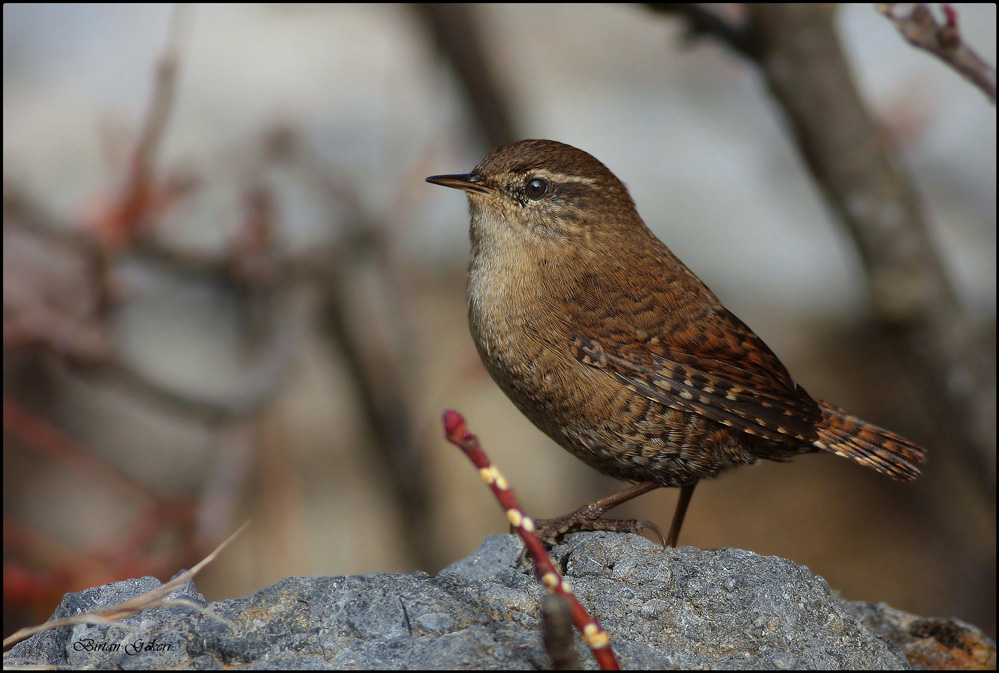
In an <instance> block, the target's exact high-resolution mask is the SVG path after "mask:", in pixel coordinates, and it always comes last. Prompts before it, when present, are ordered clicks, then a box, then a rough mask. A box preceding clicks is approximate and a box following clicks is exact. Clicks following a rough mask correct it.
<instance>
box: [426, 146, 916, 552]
mask: <svg viewBox="0 0 999 673" xmlns="http://www.w3.org/2000/svg"><path fill="white" fill-rule="evenodd" d="M428 180H429V181H430V182H434V183H436V184H440V185H444V186H448V187H455V188H458V189H462V190H464V191H465V192H467V194H468V199H469V203H470V209H471V215H472V222H471V239H472V263H471V266H470V267H469V274H468V309H469V324H470V326H471V330H472V336H473V338H474V340H475V344H476V347H477V348H478V351H479V355H480V356H481V357H482V361H483V363H485V366H486V369H487V370H488V371H489V373H490V375H491V376H492V378H493V379H494V380H495V381H496V383H497V384H499V386H500V388H502V389H503V391H504V392H505V393H506V394H507V395H508V396H509V397H510V399H511V400H512V401H513V402H514V404H516V405H517V407H518V408H519V409H520V410H521V411H522V412H523V413H524V415H526V416H527V417H528V418H529V419H530V420H531V421H532V422H534V424H535V425H537V426H538V427H539V428H540V429H541V430H543V431H544V432H545V433H547V434H548V435H549V436H550V437H551V438H552V439H554V440H555V441H556V442H558V443H559V444H560V445H561V446H563V447H564V448H565V449H567V450H568V451H570V452H571V453H573V454H574V455H576V456H577V457H579V458H580V459H582V460H583V461H585V462H586V463H588V464H589V465H591V466H593V467H595V468H596V469H598V470H600V471H601V472H604V473H606V474H609V475H611V476H614V477H618V478H620V479H625V480H628V481H632V482H636V483H639V482H654V483H655V484H657V485H660V486H680V487H684V488H686V489H687V491H686V498H687V499H689V495H690V492H691V491H692V489H693V485H694V484H696V483H697V481H698V480H700V479H704V478H708V477H714V476H716V475H717V474H719V473H720V472H722V471H724V470H726V469H729V468H731V467H735V466H737V465H744V464H749V463H752V462H754V461H755V460H756V459H759V458H765V459H768V460H778V461H780V460H787V459H790V458H791V457H793V456H795V455H797V454H801V453H812V452H816V451H826V452H831V453H835V454H837V455H841V456H844V457H847V458H850V459H852V460H854V461H856V462H858V463H861V464H863V465H867V466H868V467H872V468H874V469H876V470H878V471H879V472H882V473H884V474H887V475H889V476H890V477H892V478H894V479H899V480H902V481H909V480H911V479H914V478H915V477H916V476H917V475H918V474H919V471H918V469H917V468H916V464H917V463H920V462H922V461H923V459H924V451H923V450H922V449H921V448H920V447H918V446H916V445H914V444H912V443H911V442H909V441H908V440H905V439H903V438H902V437H899V436H898V435H895V434H892V433H890V432H888V431H886V430H882V429H881V428H878V427H875V426H873V425H870V424H868V423H865V422H864V421H861V420H859V419H857V418H854V417H852V416H849V415H848V414H846V413H845V412H843V411H841V410H840V409H837V408H836V407H833V406H832V405H829V404H827V403H825V402H822V401H819V400H815V399H813V398H812V397H811V396H810V395H809V394H808V393H807V392H805V390H804V389H803V388H801V387H800V386H798V385H797V384H796V383H794V381H793V380H792V379H791V377H790V375H789V374H788V372H787V370H786V369H785V368H784V365H782V364H781V362H780V361H779V360H778V359H777V357H776V356H775V355H774V354H773V352H771V350H770V349H769V348H768V347H767V346H766V344H764V343H763V342H762V341H761V340H760V338H759V337H757V336H756V335H755V334H754V333H753V332H752V330H750V329H749V328H748V327H747V326H746V325H745V324H744V323H743V322H742V321H741V320H739V319H738V318H736V317H735V316H734V315H732V314H731V313H730V312H729V311H728V310H727V309H725V307H724V306H722V305H721V303H720V302H719V301H718V299H717V298H716V297H715V295H714V294H713V293H712V292H711V291H710V290H709V289H708V288H707V286H705V285H704V283H702V282H701V280H700V279H699V278H697V276H695V275H694V274H693V273H692V272H691V271H690V270H689V269H688V268H687V267H686V266H684V265H683V263H682V262H680V260H679V259H677V258H676V256H674V255H673V253H672V252H671V251H670V250H669V248H667V247H666V246H665V245H664V244H663V243H662V242H661V241H659V240H658V239H657V238H656V237H655V236H654V235H653V234H652V232H651V231H649V229H648V228H647V227H646V226H645V223H644V222H643V221H642V219H641V218H640V217H639V215H638V212H637V211H636V209H635V205H634V202H633V201H632V200H631V197H630V195H629V194H628V191H627V189H626V188H625V187H624V185H623V184H622V183H621V182H620V181H619V180H618V179H617V178H616V177H615V176H614V174H613V173H611V172H610V171H609V170H608V169H607V168H606V167H605V166H604V165H603V164H602V163H600V162H599V161H597V160H596V159H595V158H593V157H592V156H590V155H589V154H587V153H586V152H583V151H581V150H578V149H576V148H574V147H570V146H569V145H564V144H562V143H557V142H553V141H548V140H526V141H522V142H518V143H514V144H512V145H507V146H505V147H502V148H500V149H498V150H496V151H494V152H493V153H492V154H490V155H489V156H488V157H486V159H485V160H483V161H482V163H480V164H479V165H478V166H477V167H476V168H475V169H474V170H473V172H472V173H470V174H467V175H449V176H436V177H432V178H428ZM615 504H618V503H615ZM678 517H679V519H680V521H679V522H677V521H675V522H674V528H675V530H674V531H671V541H673V542H675V538H676V535H678V533H679V524H680V523H681V522H682V512H680V514H679V515H678Z"/></svg>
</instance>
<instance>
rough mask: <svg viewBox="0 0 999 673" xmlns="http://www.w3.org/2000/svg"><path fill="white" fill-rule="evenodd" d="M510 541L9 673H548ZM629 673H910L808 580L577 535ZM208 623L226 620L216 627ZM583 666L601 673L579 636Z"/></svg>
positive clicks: (94, 634)
mask: <svg viewBox="0 0 999 673" xmlns="http://www.w3.org/2000/svg"><path fill="white" fill-rule="evenodd" d="M520 551H521V546H520V542H519V540H518V539H517V538H515V537H513V536H494V537H490V538H487V539H486V541H485V542H484V543H483V544H482V546H481V547H480V548H479V549H478V550H476V551H475V553H473V554H472V555H471V556H470V557H468V558H466V559H464V560H462V561H459V562H457V563H455V564H454V565H452V566H450V567H448V568H446V569H444V570H443V571H441V572H440V573H439V574H438V575H437V576H431V575H428V574H426V573H422V572H414V573H409V574H405V575H389V574H385V573H377V574H372V575H361V576H350V577H289V578H287V579H285V580H283V581H281V582H279V583H278V584H275V585H274V586H271V587H267V588H265V589H262V590H260V591H258V592H257V593H255V594H254V595H252V596H249V597H247V598H239V599H233V600H224V601H219V602H217V603H212V604H207V603H206V602H205V600H204V598H203V597H202V596H201V595H200V594H199V593H198V592H197V591H196V590H195V588H194V585H193V583H190V582H189V583H188V584H187V585H186V586H185V587H183V588H181V589H180V590H179V591H177V592H175V593H174V594H171V596H170V598H172V599H174V598H184V599H186V600H188V601H190V602H192V603H195V604H197V605H199V606H202V607H203V608H205V611H202V612H199V611H196V610H193V609H191V608H190V607H184V606H176V607H157V608H151V609H148V610H146V611H144V612H141V613H139V614H137V615H135V616H133V617H129V618H127V619H124V620H122V621H121V622H120V623H116V624H110V625H108V624H91V625H76V626H72V627H62V628H59V629H56V630H52V631H48V632H44V633H40V634H37V635H35V636H33V637H32V638H30V639H28V640H26V641H24V642H22V643H19V644H17V645H15V646H14V648H13V649H12V650H11V651H10V652H8V653H6V654H5V655H4V665H5V666H11V665H18V664H44V665H55V666H72V667H87V668H126V669H140V668H180V667H190V668H197V669H219V668H223V667H230V666H246V665H249V666H248V668H251V669H253V668H290V669H303V670H304V669H322V668H521V669H522V668H547V667H548V666H549V659H548V655H547V654H546V652H545V650H544V647H543V646H542V641H541V634H540V633H539V631H538V615H539V603H540V600H541V598H542V597H543V595H544V590H543V589H542V588H541V586H540V585H539V584H538V582H537V581H536V580H535V579H534V577H533V575H532V573H531V571H530V569H529V568H526V567H518V557H519V555H520ZM552 557H553V559H554V560H555V562H556V563H557V564H558V565H560V566H561V568H563V569H564V571H565V575H566V578H567V579H568V580H569V581H570V582H571V584H572V586H573V587H574V590H575V592H576V594H577V596H579V598H580V600H581V602H582V603H583V604H584V605H585V606H586V607H587V609H588V610H589V611H590V613H591V614H592V615H594V616H595V617H597V619H599V620H600V622H601V624H602V625H603V626H604V628H605V629H607V631H608V632H609V633H610V634H611V639H612V640H611V642H612V645H613V647H614V650H615V652H616V654H617V656H618V660H619V661H620V663H621V665H622V667H624V668H667V667H669V668H673V667H682V668H702V667H710V668H756V669H790V668H795V669H797V668H865V669H895V668H907V667H908V662H907V661H906V658H905V655H904V654H903V652H902V650H901V649H899V647H897V646H896V645H895V644H893V643H892V642H891V641H890V639H887V638H883V637H880V636H878V635H876V634H875V632H873V631H872V630H869V629H868V628H867V627H865V626H864V625H862V624H861V622H860V621H859V617H861V616H862V615H860V614H859V613H858V615H857V616H854V615H853V614H851V612H850V608H849V605H847V604H843V603H841V602H840V601H839V599H838V598H837V597H836V596H835V594H833V592H832V591H831V590H830V589H829V587H828V585H827V584H826V582H825V580H823V579H822V578H821V577H817V576H815V575H813V574H812V573H811V572H810V571H809V570H808V569H807V568H804V567H802V566H799V565H796V564H794V563H792V562H791V561H787V560H785V559H781V558H776V557H764V556H758V555H756V554H753V553H751V552H747V551H741V550H738V549H722V550H718V551H700V550H697V549H694V548H691V547H686V548H682V549H666V550H663V549H662V548H660V547H658V546H657V545H655V544H653V543H651V542H649V541H648V540H646V539H645V538H642V537H639V536H632V535H616V534H609V533H583V534H578V535H571V536H569V537H568V539H567V540H566V542H565V543H564V544H561V545H558V546H556V547H555V548H554V549H553V550H552ZM158 585H159V582H158V581H157V580H155V579H154V578H151V577H146V578H143V579H138V580H128V581H125V582H118V583H115V584H109V585H106V586H103V587H95V588H93V589H88V590H86V591H83V592H80V593H76V594H67V595H66V597H65V598H64V599H63V602H62V604H61V605H60V606H59V608H58V609H57V610H56V612H55V614H53V618H56V617H66V616H70V615H76V614H79V613H81V612H84V611H86V610H90V609H93V608H95V607H98V606H102V605H110V604H114V603H118V602H121V601H123V600H126V599H128V598H131V597H133V596H136V595H139V594H141V593H143V592H145V591H149V590H150V589H152V588H154V587H156V586H158ZM207 611H210V612H211V613H213V614H214V615H217V617H213V616H211V615H209V614H206V612H207ZM576 644H577V650H578V651H579V655H580V659H581V661H582V662H583V664H584V666H586V667H588V668H593V667H595V662H594V659H593V657H592V655H590V654H589V652H587V651H586V650H585V649H584V648H583V646H582V644H581V642H580V641H579V638H578V636H577V637H576Z"/></svg>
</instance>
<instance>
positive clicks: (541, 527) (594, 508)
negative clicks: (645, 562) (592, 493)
mask: <svg viewBox="0 0 999 673" xmlns="http://www.w3.org/2000/svg"><path fill="white" fill-rule="evenodd" d="M657 488H660V485H659V484H657V483H656V482H654V481H643V482H641V483H638V484H634V485H633V486H629V487H628V488H626V489H624V490H623V491H621V492H620V493H615V494H614V495H610V496H607V497H606V498H601V499H600V500H597V501H596V502H594V503H590V504H589V505H584V506H583V507H580V508H579V509H577V510H576V511H575V512H573V513H572V514H567V515H565V516H560V517H558V518H557V519H539V520H538V521H536V522H535V523H536V525H537V528H538V536H539V537H540V538H541V539H542V540H545V541H546V542H555V541H556V540H558V539H561V538H562V537H563V536H564V535H566V534H567V533H573V532H576V531H581V530H609V531H614V532H618V533H638V532H640V531H641V530H642V529H643V528H651V529H653V530H655V531H656V532H657V533H658V534H659V539H660V540H662V539H663V534H662V532H661V531H660V530H659V528H658V527H657V526H656V525H655V524H653V523H650V522H648V521H636V520H635V519H603V518H601V516H600V515H601V514H603V513H604V512H606V511H608V510H610V509H613V508H614V507H617V506H618V505H621V504H623V503H626V502H628V501H629V500H631V499H632V498H637V497H638V496H640V495H642V494H644V493H648V492H649V491H654V490H656V489H657ZM690 490H691V492H692V491H693V486H691V487H690ZM683 493H684V491H681V493H680V498H681V502H683ZM687 501H688V502H689V501H690V496H689V494H688V495H687ZM684 509H686V503H684ZM680 520H681V522H682V520H683V516H682V515H681V516H680ZM673 526H674V527H675V528H676V533H677V534H679V532H680V530H679V525H678V524H677V522H676V518H675V517H674V521H673ZM672 532H673V531H670V534H671V535H672ZM667 542H668V541H664V542H663V544H664V545H665V544H667Z"/></svg>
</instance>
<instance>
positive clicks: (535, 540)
mask: <svg viewBox="0 0 999 673" xmlns="http://www.w3.org/2000/svg"><path fill="white" fill-rule="evenodd" d="M444 433H445V437H447V440H448V441H449V442H451V443H452V444H454V445H455V446H457V447H458V448H459V449H461V450H462V452H464V454H465V455H466V456H468V459H469V460H471V461H472V464H474V465H475V467H477V468H479V474H480V475H481V476H482V478H483V479H484V480H485V482H486V483H487V484H488V485H489V488H491V489H492V490H493V494H495V495H496V499H497V500H499V503H500V505H501V506H502V507H503V509H504V510H505V511H506V517H507V519H509V521H510V524H511V525H512V526H513V527H514V528H515V529H516V530H517V534H518V535H519V536H520V539H521V540H523V541H524V545H525V546H526V547H527V551H528V552H529V553H530V554H531V557H532V558H533V559H534V574H535V575H537V576H538V579H540V580H541V583H542V584H543V585H544V587H545V589H547V590H548V593H550V594H553V595H556V596H564V597H565V598H566V599H568V600H569V603H570V606H571V611H572V622H573V623H574V624H575V625H576V628H577V629H579V632H580V634H581V635H582V637H583V642H585V643H586V644H587V645H588V646H589V648H590V649H591V650H592V651H593V656H594V657H596V660H597V663H599V664H600V668H601V669H603V670H611V671H616V670H618V669H619V668H620V667H619V666H618V663H617V658H616V657H615V656H614V651H613V650H612V649H611V646H610V636H609V635H607V632H606V631H604V629H603V628H602V627H601V626H600V623H599V622H597V620H596V619H594V618H593V617H591V616H590V615H589V613H587V612H586V608H584V607H583V606H582V605H581V604H580V602H579V601H578V600H577V599H576V596H575V595H574V594H573V593H572V589H571V588H570V587H569V583H568V582H566V581H565V579H563V578H562V575H561V574H560V573H559V571H558V570H557V569H556V568H555V564H554V563H552V560H551V559H550V558H549V557H548V553H547V552H546V551H545V546H544V544H543V543H542V542H541V539H540V538H539V537H538V536H537V535H536V534H535V532H534V530H535V526H534V519H532V518H531V517H529V516H527V515H526V514H524V511H523V510H522V509H521V508H520V505H519V504H518V503H517V497H516V496H515V495H514V494H513V491H512V490H510V488H509V487H508V486H507V482H506V479H504V478H503V475H501V474H500V472H499V470H497V469H496V468H495V467H493V465H492V463H491V462H490V461H489V457H488V456H487V455H486V452H485V451H483V449H482V446H481V445H480V444H479V438H478V437H476V436H475V435H473V434H471V433H470V432H468V428H467V427H466V426H465V418H464V417H463V416H462V415H461V414H459V413H458V412H457V411H452V410H450V409H449V410H447V411H445V412H444Z"/></svg>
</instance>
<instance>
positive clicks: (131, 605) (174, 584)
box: [3, 521, 250, 650]
mask: <svg viewBox="0 0 999 673" xmlns="http://www.w3.org/2000/svg"><path fill="white" fill-rule="evenodd" d="M249 525H250V522H249V521H247V522H246V523H244V524H243V525H242V526H240V527H239V530H237V531H236V532H235V533H233V534H232V535H230V536H229V538H228V539H226V541H225V542H223V543H222V544H220V545H219V546H218V547H216V548H215V550H214V551H213V552H212V553H211V554H209V555H208V556H206V557H205V558H204V559H202V560H201V562H200V563H198V564H197V565H196V566H194V567H193V568H191V569H190V570H187V571H185V572H184V573H182V574H181V575H178V576H177V577H175V578H173V579H172V580H170V581H169V582H167V583H166V584H163V585H161V586H158V587H156V588H155V589H153V590H152V591H147V592H146V593H144V594H141V595H139V596H135V597H134V598H129V599H128V600H127V601H123V602H121V603H118V604H117V605H109V606H107V607H103V608H98V609H96V610H93V611H91V612H84V613H82V614H79V615H73V616H72V617H64V618H62V619H54V620H52V621H49V622H45V623H44V624H39V625H38V626H29V627H27V628H23V629H21V630H19V631H17V632H15V633H13V634H11V635H10V636H8V637H7V638H5V639H4V641H3V648H4V650H6V649H7V648H8V647H10V646H11V645H14V644H16V643H19V642H21V641H22V640H25V639H26V638H30V637H31V636H33V635H35V634H36V633H41V632H42V631H49V630H51V629H58V628H61V627H63V626H71V625H73V624H113V623H115V622H118V621H120V620H122V619H125V618H126V617H131V616H132V615H135V614H138V613H139V612H142V611H143V610H146V609H148V608H155V607H176V606H185V607H189V608H191V609H193V610H195V611H196V612H200V613H201V614H205V615H209V616H211V617H214V618H216V619H221V617H218V615H215V614H213V613H211V612H209V611H207V610H204V609H203V608H201V607H200V606H197V605H195V604H194V603H191V602H190V601H186V600H183V599H178V600H172V601H168V600H164V597H165V596H167V595H169V594H170V593H171V592H173V591H175V590H176V589H178V588H180V587H181V586H183V585H184V584H186V583H187V581H188V580H190V579H193V578H194V576H195V575H197V574H198V573H199V572H201V571H202V570H203V569H204V567H205V566H207V565H208V564H209V563H211V562H212V561H214V560H215V558H216V557H217V556H218V555H219V553H221V551H222V550H223V549H225V548H226V546H228V544H229V543H230V542H232V541H233V540H235V539H236V536H237V535H239V534H240V533H242V532H243V531H244V530H245V529H246V527H247V526H249ZM223 621H225V620H223Z"/></svg>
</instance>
